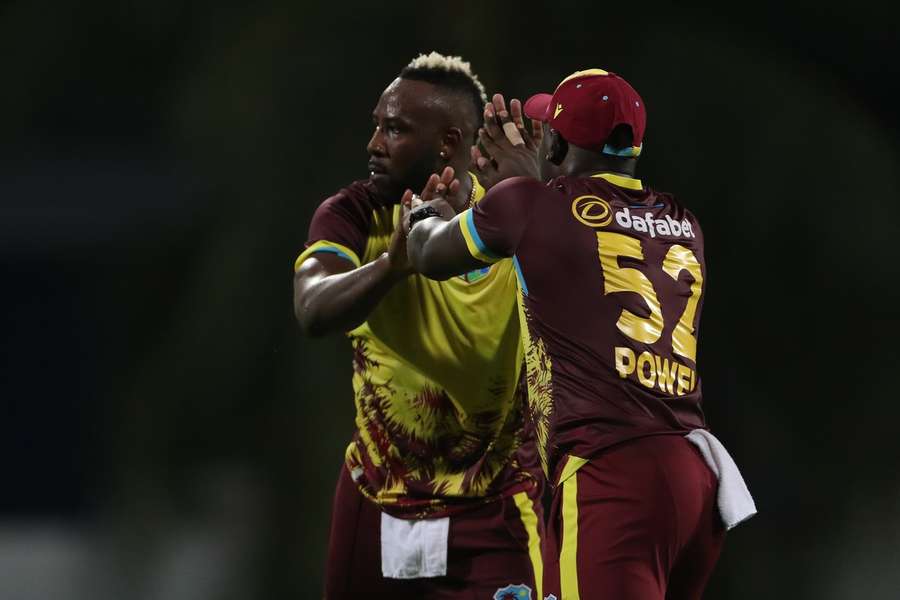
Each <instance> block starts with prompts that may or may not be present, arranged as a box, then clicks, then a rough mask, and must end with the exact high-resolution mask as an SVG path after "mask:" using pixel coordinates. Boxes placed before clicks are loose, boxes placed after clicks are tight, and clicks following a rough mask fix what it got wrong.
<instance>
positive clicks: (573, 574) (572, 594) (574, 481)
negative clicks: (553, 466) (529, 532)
mask: <svg viewBox="0 0 900 600" xmlns="http://www.w3.org/2000/svg"><path fill="white" fill-rule="evenodd" d="M562 485H563V499H562V549H561V550H560V553H559V584H560V589H559V591H560V595H561V596H562V597H563V598H565V600H580V598H581V596H580V595H579V593H578V562H577V558H578V476H577V475H575V474H574V473H573V476H572V477H569V478H568V479H566V481H565V483H563V484H562Z"/></svg>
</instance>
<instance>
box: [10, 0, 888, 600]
mask: <svg viewBox="0 0 900 600" xmlns="http://www.w3.org/2000/svg"><path fill="white" fill-rule="evenodd" d="M896 22H897V21H896V19H895V18H893V15H892V14H890V13H889V12H888V11H887V10H885V9H884V8H883V7H882V6H881V5H879V4H876V3H874V2H869V1H867V0H861V1H857V2H854V3H852V4H849V3H840V4H837V3H835V4H834V5H829V4H822V3H813V2H806V3H802V4H792V5H791V6H789V7H786V6H782V5H781V3H776V2H761V3H753V4H749V3H746V4H731V5H725V4H722V5H716V6H706V7H702V8H701V7H695V8H688V7H685V6H679V7H675V6H670V5H669V4H667V3H662V2H641V3H633V4H621V3H620V4H619V5H616V6H607V5H600V4H598V3H587V2H584V3H575V2H555V3H551V4H547V5H543V6H540V5H537V4H534V5H531V4H528V3H524V4H523V3H518V4H516V5H514V6H512V5H508V6H501V5H499V4H496V5H495V4H487V5H481V4H477V3H471V4H469V3H459V4H456V5H452V6H451V5H427V4H420V3H416V2H392V3H384V4H381V5H354V4H347V3H335V2H328V3H318V4H307V3H302V2H288V1H286V0H284V1H270V2H256V3H253V4H252V5H247V6H244V7H243V8H234V7H231V5H227V6H226V5H222V4H220V3H213V2H206V3H201V2H195V3H183V2H174V1H165V0H157V1H154V2H149V1H140V2H139V1H130V2H122V1H117V2H114V1H111V0H105V1H94V2H90V3H82V4H74V3H73V4H65V3H62V2H42V1H39V0H36V1H32V2H20V3H12V4H4V5H2V6H0V67H2V69H0V73H2V80H0V81H2V83H0V90H2V91H0V276H2V287H0V291H2V293H0V327H2V338H0V339H2V343H0V409H2V412H0V457H2V458H0V461H2V462H0V465H2V484H0V492H2V493H0V597H2V598H4V599H7V598H10V599H12V598H16V599H18V598H21V599H29V600H30V599H32V598H34V599H38V598H40V599H42V600H43V599H47V598H77V599H81V598H91V599H96V598H104V599H105V598H119V597H130V598H147V599H156V598H166V599H181V598H192V599H193V598H213V599H232V598H235V599H237V598H242V599H243V598H316V597H319V596H320V586H321V572H322V566H323V560H324V558H323V554H324V546H325V541H326V534H327V528H328V520H329V510H330V500H331V493H332V489H333V484H334V480H335V477H336V475H337V472H338V467H339V464H340V461H341V457H342V455H343V450H344V448H345V445H346V442H347V441H348V439H349V435H350V433H351V431H352V427H353V424H352V415H353V406H352V399H351V389H350V363H349V348H348V346H347V344H346V343H345V341H344V340H343V339H341V338H340V337H339V336H336V337H333V338H327V339H324V340H313V341H311V340H305V339H302V338H300V337H299V335H298V333H297V330H296V328H295V326H294V323H293V317H292V308H291V275H292V270H291V269H292V263H293V259H294V257H295V256H296V254H297V253H298V251H299V249H300V248H301V247H302V244H303V242H304V240H305V235H306V228H307V225H308V222H309V218H310V216H311V215H312V212H313V210H314V208H315V207H316V206H317V204H318V203H319V202H320V201H321V200H322V199H323V198H324V197H326V196H327V195H329V194H330V193H331V192H333V191H334V190H336V189H337V188H338V187H340V186H341V185H343V184H346V183H347V182H349V181H351V180H352V179H355V178H360V177H364V176H365V161H366V154H365V144H366V142H367V140H368V137H369V135H370V133H371V119H370V113H371V109H372V108H373V107H374V105H375V103H376V101H377V99H378V96H379V95H380V93H381V91H382V90H383V88H384V87H385V86H386V85H387V84H388V83H389V82H390V81H391V80H392V79H393V77H394V76H395V75H396V73H397V72H398V71H399V69H400V68H401V67H402V66H403V65H405V64H406V63H407V62H408V61H409V60H410V59H411V58H413V57H414V56H415V55H416V54H418V53H419V52H421V51H426V52H427V51H430V50H432V49H436V50H439V51H442V52H445V53H459V54H462V55H463V56H464V57H465V58H466V59H468V60H470V61H471V62H472V64H473V67H474V69H475V71H476V72H477V73H478V74H479V75H480V77H481V79H482V81H483V82H484V83H485V85H486V86H487V87H488V89H489V91H501V92H503V93H505V94H507V95H508V96H518V97H525V96H527V95H528V94H529V93H531V92H535V91H545V90H552V89H553V87H554V86H555V84H556V83H557V82H558V81H559V80H560V79H561V78H562V77H564V76H566V75H568V74H569V73H570V72H572V71H574V70H577V69H583V68H589V67H604V68H608V69H610V70H613V71H616V72H618V73H620V74H622V75H624V76H625V77H626V78H627V79H628V80H629V81H630V82H631V83H632V84H633V85H634V86H635V87H636V88H637V89H638V90H639V91H640V93H641V95H642V96H643V98H644V100H645V102H646V104H647V106H648V112H649V121H648V131H647V134H646V137H645V152H644V157H643V158H642V159H641V165H640V167H639V175H640V176H641V177H642V178H643V179H644V181H645V182H648V183H650V184H652V185H653V186H654V187H656V188H659V189H665V190H670V191H672V192H675V193H676V194H677V195H678V196H679V197H680V198H681V199H682V200H683V201H684V202H685V203H686V204H687V205H688V206H690V207H691V208H692V209H693V210H694V212H695V213H696V214H697V215H698V217H699V219H700V221H701V223H702V224H703V226H704V230H705V234H706V240H707V248H706V256H707V262H708V267H709V276H708V278H707V283H708V291H707V297H706V301H705V307H706V310H705V311H704V315H703V324H702V332H701V343H700V364H701V372H702V374H703V377H704V393H705V399H706V402H705V408H706V411H707V415H708V418H709V422H710V424H711V426H712V428H713V430H714V431H715V432H716V433H717V434H718V435H719V437H720V438H721V439H722V440H723V441H724V443H725V444H726V445H727V446H728V447H729V449H730V450H731V452H732V454H733V455H734V456H735V458H736V460H737V461H738V463H739V464H740V465H741V467H742V469H743V470H744V474H745V476H746V478H747V480H748V482H749V484H750V487H751V490H752V491H753V493H754V495H755V497H756V500H757V504H758V506H759V509H760V515H759V516H757V517H756V518H755V519H753V520H752V521H750V522H749V523H748V524H746V525H743V526H741V527H739V528H738V529H737V530H735V531H734V532H733V533H732V534H730V535H729V540H728V543H727V545H726V548H725V552H724V554H723V556H722V559H721V561H720V564H719V567H718V569H717V571H716V574H715V575H714V578H713V580H712V582H711V584H710V588H709V590H708V593H707V597H708V598H728V599H754V600H755V599H758V598H795V599H806V598H809V599H816V600H829V599H841V600H843V599H850V598H866V599H876V598H878V599H881V598H884V599H887V598H897V597H900V573H898V570H897V565H898V561H900V480H898V477H897V462H898V455H900V452H898V443H897V438H898V436H897V434H896V431H895V430H896V423H897V420H898V416H900V408H898V404H897V401H898V392H897V390H898V367H900V364H898V360H897V352H896V350H895V344H896V341H897V334H898V333H900V331H898V330H900V328H898V317H897V312H896V311H897V307H898V289H900V287H898V283H897V252H896V250H895V249H896V245H895V239H896V236H897V234H898V227H897V217H896V213H895V207H896V204H897V200H898V197H900V176H898V166H900V164H898V163H900V161H898V159H900V137H898V133H900V117H898V113H897V109H896V107H897V106H898V104H900V69H898V62H897V61H896V55H897V52H898V50H900V48H898V46H900V44H898V33H897V25H896Z"/></svg>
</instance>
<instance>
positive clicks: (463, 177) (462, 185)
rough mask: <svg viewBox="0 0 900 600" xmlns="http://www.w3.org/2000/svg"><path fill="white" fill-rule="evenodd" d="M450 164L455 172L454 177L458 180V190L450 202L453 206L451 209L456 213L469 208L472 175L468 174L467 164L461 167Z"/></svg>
mask: <svg viewBox="0 0 900 600" xmlns="http://www.w3.org/2000/svg"><path fill="white" fill-rule="evenodd" d="M451 166H452V167H453V170H454V172H455V173H456V179H458V180H459V191H458V192H456V196H455V198H454V199H453V201H452V202H451V203H450V206H452V207H453V211H454V212H455V213H456V214H459V213H461V212H463V211H464V210H466V209H467V208H469V199H470V198H471V197H472V187H473V186H472V177H471V176H470V175H469V171H468V168H469V165H468V164H466V165H463V166H461V167H457V166H456V165H451Z"/></svg>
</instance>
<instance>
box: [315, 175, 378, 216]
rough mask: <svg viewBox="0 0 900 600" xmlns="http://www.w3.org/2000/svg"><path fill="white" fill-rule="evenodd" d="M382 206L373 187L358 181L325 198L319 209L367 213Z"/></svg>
mask: <svg viewBox="0 0 900 600" xmlns="http://www.w3.org/2000/svg"><path fill="white" fill-rule="evenodd" d="M383 204H384V202H383V201H382V200H381V199H380V198H379V196H378V194H377V193H376V191H375V187H374V186H373V185H372V184H371V183H370V182H369V181H367V180H360V181H354V182H353V183H351V184H350V185H348V186H346V187H342V188H341V189H339V190H338V191H337V192H335V193H334V194H332V195H331V196H329V197H327V198H326V199H325V200H324V201H323V202H322V203H321V204H320V205H319V209H325V210H337V211H350V212H361V213H369V212H371V211H372V210H374V209H376V208H378V207H380V206H382V205H383Z"/></svg>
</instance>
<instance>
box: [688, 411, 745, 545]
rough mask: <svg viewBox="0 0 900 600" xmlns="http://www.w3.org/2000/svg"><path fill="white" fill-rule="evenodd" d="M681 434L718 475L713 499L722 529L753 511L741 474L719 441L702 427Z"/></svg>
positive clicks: (732, 526) (741, 520)
mask: <svg viewBox="0 0 900 600" xmlns="http://www.w3.org/2000/svg"><path fill="white" fill-rule="evenodd" d="M685 437H686V438H687V439H688V441H689V442H691V443H692V444H694V445H695V446H697V449H699V450H700V454H702V455H703V460H704V461H705V462H706V464H707V466H708V467H709V468H710V470H711V471H712V472H713V473H715V475H716V477H718V478H719V492H718V495H717V497H716V502H717V503H718V505H719V514H720V515H721V516H722V522H723V523H724V524H725V529H726V530H728V529H732V528H734V527H736V526H737V525H739V524H740V523H743V522H744V521H746V520H747V519H749V518H750V517H752V516H753V515H755V514H756V504H755V503H754V502H753V496H751V495H750V490H748V489H747V484H746V483H745V482H744V477H743V476H742V475H741V472H740V470H739V469H738V468H737V465H736V464H734V459H732V458H731V455H730V454H728V450H726V449H725V446H723V445H722V442H720V441H719V440H718V439H716V436H714V435H713V434H711V433H710V432H708V431H706V430H705V429H694V430H693V431H691V432H690V433H689V434H687V435H686V436H685Z"/></svg>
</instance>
